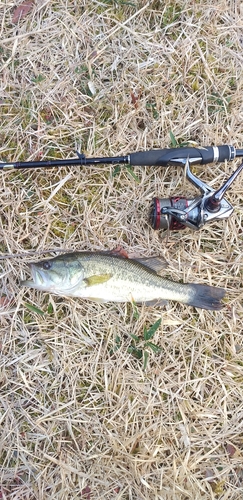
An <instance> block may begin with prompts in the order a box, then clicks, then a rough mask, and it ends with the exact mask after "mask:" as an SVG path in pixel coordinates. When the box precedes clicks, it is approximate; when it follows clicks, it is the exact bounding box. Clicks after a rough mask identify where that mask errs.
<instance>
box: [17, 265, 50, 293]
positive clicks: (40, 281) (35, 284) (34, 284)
mask: <svg viewBox="0 0 243 500" xmlns="http://www.w3.org/2000/svg"><path fill="white" fill-rule="evenodd" d="M28 265H29V267H30V269H31V274H32V278H33V280H32V281H31V280H24V281H21V282H20V284H21V285H22V286H27V287H29V288H40V289H41V288H42V287H43V286H44V283H45V281H44V278H43V276H42V274H41V272H40V271H39V270H38V269H37V267H36V266H35V264H32V263H29V264H28Z"/></svg>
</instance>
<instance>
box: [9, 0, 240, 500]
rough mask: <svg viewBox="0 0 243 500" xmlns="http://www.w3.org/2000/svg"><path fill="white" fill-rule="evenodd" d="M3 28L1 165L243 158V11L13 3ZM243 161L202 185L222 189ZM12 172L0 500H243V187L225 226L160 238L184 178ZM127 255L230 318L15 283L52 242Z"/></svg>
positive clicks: (142, 170)
mask: <svg viewBox="0 0 243 500" xmlns="http://www.w3.org/2000/svg"><path fill="white" fill-rule="evenodd" d="M21 6H22V7H21ZM0 29H1V32H0V33H1V34H0V67H1V72H0V74H1V80H0V112H1V128H0V138H1V141H0V160H1V161H8V162H11V161H18V160H22V161H24V160H34V159H37V160H38V159H39V160H42V159H57V158H67V157H68V158H73V157H74V156H75V150H79V151H83V152H84V153H85V154H86V155H87V156H89V157H91V156H113V155H114V156H116V155H126V154H128V153H131V152H134V151H137V150H146V149H152V148H164V147H171V146H172V145H174V143H175V142H176V145H178V146H180V145H182V144H184V143H186V144H187V143H189V144H191V145H198V146H205V145H220V144H233V145H234V146H235V147H238V148H242V147H243V134H242V122H243V107H242V92H243V73H242V63H243V52H242V49H243V4H242V3H241V2H240V1H233V0H228V1H226V0H219V1H218V2H215V1H212V0H208V2H203V1H202V0H197V1H196V0H195V1H189V0H183V1H182V0H178V1H168V2H164V1H159V0H154V1H147V2H146V1H144V0H141V1H139V0H131V1H125V0H124V1H121V0H116V1H115V0H100V1H98V0H97V1H95V0H93V1H88V0H82V1H78V0H58V1H54V0H53V1H52V0H36V1H33V2H31V1H30V2H26V3H25V5H24V6H23V2H21V1H20V0H16V1H8V2H7V1H4V0H2V1H0ZM237 165H239V160H238V161H234V162H233V163H229V162H228V163H227V162H225V163H224V164H217V165H216V164H212V165H207V166H197V167H194V173H195V174H196V175H198V176H199V177H200V178H201V179H202V180H204V181H205V182H207V183H209V184H210V185H211V186H215V187H220V185H221V184H222V183H223V181H224V180H225V179H226V178H227V176H229V174H230V173H231V172H232V171H233V170H234V169H235V168H236V166H237ZM114 174H115V175H114ZM0 177H1V185H0V191H1V217H0V224H1V226H0V234H1V239H0V251H1V255H2V258H1V260H0V263H1V283H2V285H1V290H2V292H1V297H0V325H1V326H0V345H1V357H0V363H1V370H0V376H1V379H0V380H1V393H0V423H1V432H0V446H1V447H0V450H1V451H0V474H1V481H0V499H3V500H10V499H13V500H47V499H48V500H49V499H50V500H69V499H70V500H74V499H75V500H76V499H82V500H101V499H104V500H147V499H148V500H191V499H192V500H208V499H220V500H240V499H242V498H243V462H242V460H243V449H242V447H243V368H242V367H243V349H242V329H243V328H242V321H243V306H242V291H243V288H242V272H243V268H242V235H243V232H242V219H243V209H242V206H243V177H242V174H241V176H240V177H239V178H238V180H237V181H236V182H235V183H234V185H233V186H232V188H231V189H230V190H229V192H228V193H227V199H228V200H229V201H230V203H232V205H233V206H234V207H235V211H234V213H233V215H232V216H231V217H230V219H228V220H227V221H226V220H223V221H218V222H214V223H213V224H212V225H208V226H206V227H205V228H203V229H202V230H201V231H200V232H196V233H193V232H191V231H190V230H185V231H181V232H178V233H176V232H175V233H173V232H170V233H169V234H167V233H163V232H156V231H154V230H153V229H152V228H151V226H150V224H149V211H150V207H151V200H152V198H153V197H154V196H160V197H169V196H173V195H188V196H194V195H195V194H196V190H195V188H194V187H193V186H192V185H191V184H190V183H189V182H188V181H187V180H186V179H185V177H184V175H183V171H182V169H179V168H175V167H168V168H165V169H163V168H159V167H135V168H134V170H133V171H132V172H131V171H129V170H128V169H127V168H126V167H122V168H121V169H120V170H119V169H115V167H112V166H102V165H101V166H97V167H91V168H79V167H63V168H60V169H48V170H44V169H37V170H29V171H28V170H7V171H4V172H2V171H1V173H0ZM117 245H120V246H122V247H123V248H124V249H125V250H126V251H127V252H128V253H130V254H136V255H140V256H143V255H145V256H150V255H155V254H156V255H157V254H158V253H160V254H161V255H164V256H165V258H166V259H167V261H168V262H169V271H166V273H167V275H169V276H171V278H172V279H175V280H177V281H187V282H198V283H204V284H211V285H214V286H220V287H224V288H225V289H226V291H227V298H226V300H225V307H224V309H222V310H221V311H218V312H211V311H203V310H199V309H197V310H196V309H194V308H190V307H187V306H183V305H180V304H176V303H170V304H169V305H167V306H165V307H164V308H163V309H162V308H152V307H149V308H146V307H145V306H138V307H137V308H136V307H134V306H132V305H131V304H126V305H124V304H120V305H119V304H118V305H117V304H96V303H92V302H88V301H82V300H81V299H70V298H65V297H63V298H62V297H57V296H54V295H49V294H48V293H41V292H38V291H34V290H29V291H28V290H27V289H26V288H23V287H21V286H20V280H21V279H23V278H29V276H30V274H29V269H28V266H27V263H28V262H31V261H33V260H38V259H39V258H43V257H47V256H50V255H51V256H54V255H56V252H57V250H58V249H59V250H60V249H61V250H64V251H65V250H79V249H80V250H92V251H96V250H106V249H112V248H114V247H116V246H117ZM159 320H161V321H159ZM153 327H154V332H153V335H152V333H151V330H150V329H151V328H153ZM156 327H157V328H156ZM148 331H150V333H151V341H152V345H153V347H151V345H147V342H146V339H145V338H144V332H145V337H146V332H148Z"/></svg>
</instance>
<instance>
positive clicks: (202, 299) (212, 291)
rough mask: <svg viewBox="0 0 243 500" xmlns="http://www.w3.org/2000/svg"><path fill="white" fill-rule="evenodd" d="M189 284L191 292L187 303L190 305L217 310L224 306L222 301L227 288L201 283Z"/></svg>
mask: <svg viewBox="0 0 243 500" xmlns="http://www.w3.org/2000/svg"><path fill="white" fill-rule="evenodd" d="M189 286H190V292H191V293H190V294H189V296H188V299H187V301H186V304H188V305H189V306H194V307H199V308H200V309H211V310H215V311H218V310H219V309H222V307H224V304H222V303H221V299H223V298H224V296H225V290H224V289H223V288H216V287H215V286H209V285H200V284H191V285H189Z"/></svg>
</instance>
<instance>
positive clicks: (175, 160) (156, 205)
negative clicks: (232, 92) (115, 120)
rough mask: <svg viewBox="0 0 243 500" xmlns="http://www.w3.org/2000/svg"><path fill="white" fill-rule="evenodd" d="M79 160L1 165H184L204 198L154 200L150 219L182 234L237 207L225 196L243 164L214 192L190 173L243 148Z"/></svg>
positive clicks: (154, 224) (187, 149)
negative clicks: (197, 167)
mask: <svg viewBox="0 0 243 500" xmlns="http://www.w3.org/2000/svg"><path fill="white" fill-rule="evenodd" d="M77 156H78V158H70V159H64V160H60V159H58V160H41V161H23V162H13V163H4V162H0V170H5V169H12V168H14V169H30V168H43V167H44V168H50V167H62V166H68V165H69V166H72V165H73V166H75V165H78V166H89V165H99V164H110V165H114V164H128V165H130V166H132V167H133V166H145V165H146V166H161V167H166V166H169V165H176V166H184V167H185V169H186V177H187V179H188V180H189V181H190V182H191V183H192V184H194V186H196V187H197V188H198V189H199V190H200V191H201V195H200V196H196V197H195V198H189V199H188V198H185V197H182V196H174V197H172V198H154V199H153V207H152V212H151V216H150V222H151V225H152V227H153V229H170V230H172V231H178V230H181V229H185V228H186V227H188V228H190V229H192V230H199V229H201V228H202V227H203V226H204V225H205V224H206V223H208V222H212V221H214V220H219V219H226V218H228V217H229V216H230V215H231V214H232V212H233V210H234V208H233V207H232V205H231V204H230V203H229V202H228V201H227V200H226V199H225V197H224V195H225V193H226V191H227V190H228V188H229V187H230V186H231V184H232V182H233V181H234V180H235V179H236V177H237V176H238V175H239V173H240V172H241V170H242V169H243V163H242V164H241V165H240V166H239V167H238V168H237V169H236V171H235V172H233V174H232V175H231V176H230V177H229V178H228V179H227V180H226V181H225V183H224V184H223V186H221V187H220V188H219V189H218V190H214V189H213V188H212V187H211V186H208V185H207V184H206V183H204V182H203V181H201V180H200V179H199V178H197V177H196V176H195V175H194V174H192V172H191V170H190V166H191V165H195V164H200V165H206V164H208V163H213V162H217V163H218V162H223V161H225V160H227V161H233V160H235V159H236V158H238V157H243V149H236V148H235V147H234V146H230V145H223V146H209V147H204V148H195V147H183V148H168V149H154V150H150V151H137V152H135V153H130V154H128V155H126V156H111V157H101V158H86V156H85V155H84V154H82V153H79V152H78V151H77Z"/></svg>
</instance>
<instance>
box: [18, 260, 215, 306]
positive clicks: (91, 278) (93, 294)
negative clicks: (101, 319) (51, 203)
mask: <svg viewBox="0 0 243 500" xmlns="http://www.w3.org/2000/svg"><path fill="white" fill-rule="evenodd" d="M166 266H167V263H166V261H165V260H164V259H162V258H161V257H143V258H139V259H135V258H132V259H131V258H125V257H124V256H122V255H119V254H116V253H112V252H89V251H80V252H71V253H66V254H62V255H58V256H57V257H53V258H50V259H45V260H42V261H39V262H32V263H30V268H31V273H32V277H33V280H32V281H30V280H27V281H22V282H21V285H22V286H25V287H29V288H35V289H37V290H42V291H44V292H50V293H54V294H56V295H61V296H66V297H81V298H83V299H90V300H94V301H97V302H134V303H136V304H140V303H144V304H145V305H148V306H154V305H163V304H164V303H165V301H166V302H167V301H168V300H170V301H177V302H180V303H182V304H187V305H189V306H194V307H198V308H201V309H211V310H219V309H221V308H222V307H223V304H222V302H221V299H223V297H224V295H225V290H224V289H223V288H217V287H213V286H209V285H202V284H195V283H191V284H190V283H178V282H176V281H172V280H170V279H167V278H164V277H162V276H161V275H160V274H159V272H160V271H161V269H162V268H164V267H166Z"/></svg>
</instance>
